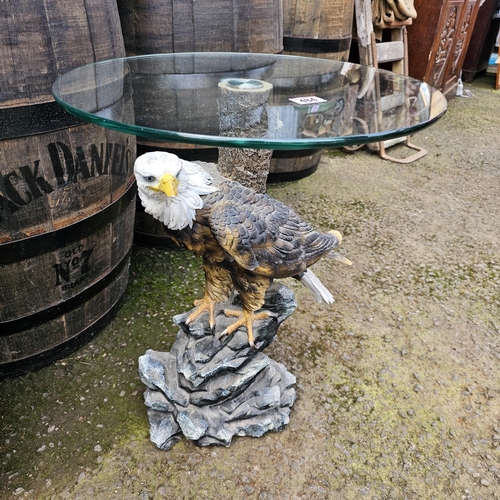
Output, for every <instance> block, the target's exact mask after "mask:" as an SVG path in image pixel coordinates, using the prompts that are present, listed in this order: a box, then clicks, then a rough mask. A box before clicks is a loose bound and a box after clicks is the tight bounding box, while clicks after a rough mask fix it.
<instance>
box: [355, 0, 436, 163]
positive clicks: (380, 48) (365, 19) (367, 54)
mask: <svg viewBox="0 0 500 500" xmlns="http://www.w3.org/2000/svg"><path fill="white" fill-rule="evenodd" d="M354 9H355V17H356V27H357V35H358V47H359V59H360V63H361V64H364V65H367V66H373V67H374V68H378V67H379V64H382V63H392V71H394V72H395V73H400V74H402V75H408V39H407V33H406V26H400V27H397V28H392V29H390V30H389V31H390V41H387V42H385V41H384V42H377V40H376V38H375V32H374V30H373V18H372V7H371V0H355V2H354ZM398 94H399V95H398ZM375 100H376V102H377V106H378V110H377V111H378V113H377V119H378V121H379V123H380V121H381V120H382V117H383V115H384V113H386V112H388V111H391V110H397V108H398V107H399V109H401V107H404V106H406V105H407V102H406V101H407V99H406V98H405V96H404V93H403V92H399V93H398V92H395V93H394V94H393V95H390V96H384V97H381V96H380V89H379V86H378V81H375ZM375 125H376V124H375ZM401 142H405V144H406V146H407V147H408V148H410V149H412V150H415V151H416V152H415V153H413V154H412V155H410V156H408V157H406V158H396V157H394V156H390V155H389V154H387V151H386V149H387V148H389V147H390V146H393V145H394V144H398V143H401ZM368 147H370V148H371V149H375V150H378V152H379V155H380V157H381V158H383V159H384V160H390V161H393V162H397V163H412V162H414V161H416V160H418V159H419V158H422V157H423V156H425V155H426V154H427V151H426V150H425V149H423V148H421V147H419V146H416V145H415V144H413V143H412V142H411V141H410V137H409V136H406V137H401V138H399V139H393V140H389V141H384V142H379V143H376V144H375V145H371V146H370V145H369V146H368Z"/></svg>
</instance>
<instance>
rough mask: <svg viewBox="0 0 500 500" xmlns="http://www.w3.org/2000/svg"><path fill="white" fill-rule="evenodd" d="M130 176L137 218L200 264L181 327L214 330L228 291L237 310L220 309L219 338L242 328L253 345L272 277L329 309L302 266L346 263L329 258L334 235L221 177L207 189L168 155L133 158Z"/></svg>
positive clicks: (206, 177) (209, 179)
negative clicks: (196, 292)
mask: <svg viewBox="0 0 500 500" xmlns="http://www.w3.org/2000/svg"><path fill="white" fill-rule="evenodd" d="M134 172H135V176H136V181H137V187H138V190H139V196H140V199H141V202H142V204H143V206H144V209H145V211H146V212H147V213H148V214H151V215H152V216H153V217H155V218H156V219H158V220H159V221H161V222H163V224H164V225H165V229H166V231H167V234H168V236H170V237H171V238H172V239H173V240H174V241H176V242H177V244H179V245H180V246H183V247H185V248H187V249H189V250H191V251H192V252H194V254H195V255H197V256H199V257H202V258H203V268H204V271H205V280H206V281H205V294H204V297H203V298H202V299H201V300H197V301H195V306H196V307H195V309H194V311H193V312H192V313H191V314H190V315H189V316H188V318H187V320H186V323H187V324H190V323H192V322H193V321H194V320H195V319H196V318H197V317H199V316H200V315H201V314H202V313H204V312H208V316H209V324H210V328H211V330H212V331H214V328H215V308H216V305H217V304H218V303H222V302H225V301H226V300H227V299H228V298H229V296H230V295H231V293H232V292H233V291H234V290H236V291H237V292H238V293H239V295H240V298H241V303H242V311H233V310H227V309H226V310H224V314H225V315H226V316H231V317H232V316H234V317H235V318H236V320H235V322H234V323H232V324H230V326H229V327H228V328H226V329H225V330H224V331H223V332H222V335H230V334H232V333H233V332H235V331H236V330H237V329H238V328H239V327H241V326H245V327H246V329H247V333H248V342H249V344H250V345H251V346H253V345H254V336H253V332H252V325H253V322H254V321H255V320H258V319H262V318H265V317H268V316H269V315H270V313H269V312H266V311H259V310H260V309H261V308H262V306H263V304H264V296H265V293H266V290H267V289H268V287H269V286H270V284H271V283H272V281H273V279H274V278H285V277H290V276H291V277H294V278H296V279H297V280H299V281H300V282H302V283H303V284H304V285H306V286H307V287H308V288H310V289H311V291H312V292H313V294H314V296H315V297H316V299H317V300H318V301H319V302H321V301H324V302H326V303H328V304H331V303H332V302H333V297H332V295H331V293H330V292H329V291H328V290H327V289H326V288H325V286H324V285H323V284H322V283H321V281H320V280H319V279H318V278H317V277H316V276H315V275H314V273H313V272H312V271H311V270H310V269H309V266H311V265H312V264H314V263H315V262H316V261H318V260H319V259H320V258H321V257H323V256H329V257H332V258H336V259H337V260H340V261H343V262H344V263H346V264H350V262H349V260H348V259H346V258H344V257H342V256H340V255H339V254H337V253H335V252H334V251H333V249H334V248H335V247H336V246H337V245H338V244H339V243H340V241H341V235H340V233H339V232H338V231H330V232H328V233H320V232H317V231H314V229H313V228H312V227H311V225H309V224H308V223H307V222H304V221H303V220H302V219H301V218H300V217H299V216H298V215H297V214H296V213H295V212H294V211H293V210H292V209H291V208H289V207H287V206H286V205H284V204H283V203H280V202H279V201H277V200H275V199H273V198H271V197H270V196H268V195H267V194H261V193H257V192H255V191H253V190H251V189H249V188H246V187H244V186H242V185H241V184H239V183H238V182H235V181H231V180H228V179H224V178H221V179H220V181H217V182H214V177H213V176H212V175H211V174H209V173H208V172H207V171H206V170H204V169H203V168H202V167H201V166H199V165H197V164H195V163H191V162H188V161H185V160H182V159H180V158H178V157H177V156H175V155H173V154H170V153H166V152H163V151H155V152H151V153H146V154H143V155H142V156H139V157H138V158H137V160H136V162H135V165H134Z"/></svg>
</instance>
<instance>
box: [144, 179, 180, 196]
mask: <svg viewBox="0 0 500 500" xmlns="http://www.w3.org/2000/svg"><path fill="white" fill-rule="evenodd" d="M178 187H179V181H178V180H177V179H176V178H175V177H174V176H173V175H172V174H165V175H164V176H163V177H162V178H161V179H160V182H159V183H158V185H157V186H151V189H152V190H153V191H161V192H163V193H165V194H166V195H167V196H170V197H171V196H177V188H178Z"/></svg>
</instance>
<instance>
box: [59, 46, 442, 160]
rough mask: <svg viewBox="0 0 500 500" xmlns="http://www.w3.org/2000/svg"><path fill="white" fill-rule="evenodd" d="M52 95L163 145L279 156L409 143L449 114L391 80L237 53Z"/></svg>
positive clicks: (414, 87) (74, 78)
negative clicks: (274, 151)
mask: <svg viewBox="0 0 500 500" xmlns="http://www.w3.org/2000/svg"><path fill="white" fill-rule="evenodd" d="M53 94H54V97H55V99H56V101H57V102H58V103H59V104H60V105H61V106H62V107H63V108H64V109H65V110H66V111H68V112H70V113H71V114H73V115H75V116H77V117H79V118H80V119H82V120H83V121H86V122H92V123H95V124H98V125H101V126H104V127H107V128H111V129H114V130H118V131H121V132H126V133H130V134H134V135H137V136H141V137H145V138H149V139H153V140H156V141H168V142H180V143H190V144H199V145H209V146H217V147H237V148H245V147H248V148H263V149H281V150H286V149H313V148H327V147H334V148H335V147H341V146H349V145H356V144H364V143H368V142H376V141H381V140H387V139H392V138H395V137H401V136H406V135H411V134H413V133H415V132H417V131H418V130H421V129H423V128H425V127H427V126H429V125H431V124H432V123H433V122H434V121H436V120H437V119H438V118H439V117H440V116H442V115H443V114H444V113H445V111H446V107H447V103H446V99H445V97H444V96H443V94H441V92H439V91H438V90H436V89H434V88H433V87H431V86H429V85H427V84H426V83H424V82H420V81H419V80H415V79H414V78H410V77H406V76H403V75H399V74H396V73H392V72H390V71H385V70H381V69H375V68H373V67H369V66H360V65H356V64H352V63H348V62H338V61H331V60H327V59H316V58H308V57H296V56H285V55H275V54H247V53H238V52H236V53H219V52H215V53H214V52H196V53H175V54H155V55H147V56H136V57H126V58H122V59H112V60H108V61H101V62H97V63H93V64H89V65H86V66H82V67H80V68H76V69H74V70H72V71H69V72H68V73H66V74H64V75H62V76H61V77H59V78H58V79H57V80H56V82H55V83H54V86H53Z"/></svg>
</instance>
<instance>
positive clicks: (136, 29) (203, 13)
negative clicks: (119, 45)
mask: <svg viewBox="0 0 500 500" xmlns="http://www.w3.org/2000/svg"><path fill="white" fill-rule="evenodd" d="M118 9H119V11H120V17H121V20H122V29H123V36H124V39H125V45H126V50H127V54H128V55H141V54H159V53H162V52H263V53H277V52H281V50H282V49H283V14H282V5H281V0H231V1H227V0H218V1H217V0H216V1H215V2H214V1H211V0H196V1H195V0H185V1H183V2H179V1H175V0H118Z"/></svg>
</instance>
